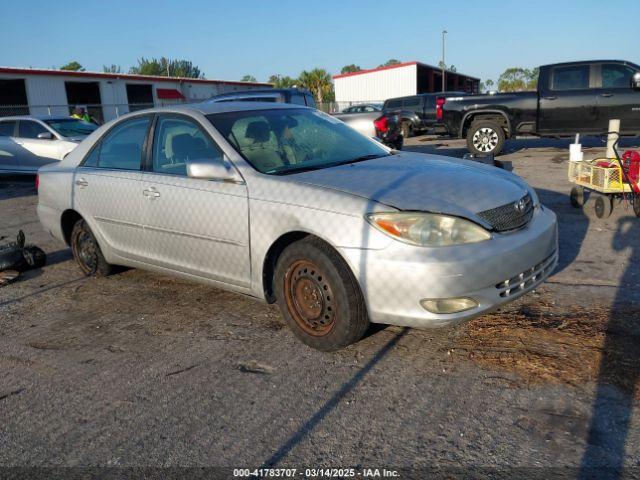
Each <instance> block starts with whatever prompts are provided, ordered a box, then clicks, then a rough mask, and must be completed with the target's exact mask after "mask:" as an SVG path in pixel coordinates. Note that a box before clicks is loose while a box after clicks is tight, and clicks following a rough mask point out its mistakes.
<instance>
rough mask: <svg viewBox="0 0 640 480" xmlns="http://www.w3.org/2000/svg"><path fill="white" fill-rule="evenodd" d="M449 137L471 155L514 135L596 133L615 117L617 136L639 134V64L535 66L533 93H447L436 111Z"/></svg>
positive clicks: (493, 151) (489, 149)
mask: <svg viewBox="0 0 640 480" xmlns="http://www.w3.org/2000/svg"><path fill="white" fill-rule="evenodd" d="M440 116H441V117H442V118H441V121H442V123H443V125H444V126H445V127H446V130H447V132H448V133H449V135H451V136H454V137H459V138H466V139H467V147H468V149H469V151H470V152H471V153H474V154H476V155H485V154H494V155H497V154H498V153H500V151H501V150H502V147H503V146H504V142H505V139H507V138H510V137H513V136H516V135H527V134H529V135H537V136H541V137H567V136H572V135H575V134H576V133H581V134H586V135H588V134H601V133H604V132H606V131H607V129H608V125H609V120H610V119H614V118H615V119H620V127H621V128H620V130H621V134H622V135H640V66H638V65H635V64H633V63H630V62H625V61H620V60H598V61H586V62H571V63H558V64H553V65H545V66H542V67H540V74H539V77H538V91H532V92H514V93H498V94H489V95H469V96H465V97H453V98H451V97H448V98H446V100H444V105H443V106H442V113H441V115H440Z"/></svg>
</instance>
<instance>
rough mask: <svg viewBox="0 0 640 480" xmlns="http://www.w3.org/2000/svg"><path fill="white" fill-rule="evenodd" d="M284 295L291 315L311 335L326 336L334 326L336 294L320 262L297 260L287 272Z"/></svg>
mask: <svg viewBox="0 0 640 480" xmlns="http://www.w3.org/2000/svg"><path fill="white" fill-rule="evenodd" d="M284 295H285V299H286V302H287V307H288V309H289V312H290V313H291V316H292V317H293V319H294V320H295V321H296V322H297V323H298V325H300V328H302V329H303V330H304V331H305V332H307V333H308V334H309V335H313V336H316V337H322V336H324V335H326V334H328V333H329V332H330V331H331V330H332V329H333V326H334V325H335V320H336V315H335V312H336V305H335V296H334V294H333V289H332V288H331V285H330V284H329V282H328V281H327V276H326V275H325V274H323V272H322V271H321V270H320V268H318V266H317V265H314V264H313V263H311V262H309V261H307V260H300V261H297V262H295V263H293V264H292V265H291V267H289V269H288V270H287V273H286V274H285V278H284Z"/></svg>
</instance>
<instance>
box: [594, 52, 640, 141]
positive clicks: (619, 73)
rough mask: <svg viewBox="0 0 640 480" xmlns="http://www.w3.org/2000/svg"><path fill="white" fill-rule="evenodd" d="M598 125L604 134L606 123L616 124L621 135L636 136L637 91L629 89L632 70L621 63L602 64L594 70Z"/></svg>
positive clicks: (639, 99) (639, 129) (639, 110)
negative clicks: (596, 73) (629, 134)
mask: <svg viewBox="0 0 640 480" xmlns="http://www.w3.org/2000/svg"><path fill="white" fill-rule="evenodd" d="M598 70H599V71H598V73H599V79H598V87H599V88H598V89H597V92H596V93H597V99H598V125H599V127H600V129H601V130H602V131H603V132H605V131H607V129H608V127H609V120H610V119H619V120H620V130H621V132H623V133H639V132H640V91H638V90H633V89H632V88H631V78H632V77H633V75H634V74H635V73H636V70H635V69H634V68H632V67H630V66H628V65H625V64H622V63H603V64H601V65H599V69H598Z"/></svg>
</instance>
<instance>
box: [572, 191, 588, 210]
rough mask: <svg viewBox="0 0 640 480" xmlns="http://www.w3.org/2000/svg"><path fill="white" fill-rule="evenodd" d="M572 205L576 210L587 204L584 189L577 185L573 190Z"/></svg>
mask: <svg viewBox="0 0 640 480" xmlns="http://www.w3.org/2000/svg"><path fill="white" fill-rule="evenodd" d="M570 198H571V205H572V206H574V207H575V208H582V207H583V206H584V202H585V195H584V187H580V186H578V185H576V186H575V187H573V188H572V189H571V195H570Z"/></svg>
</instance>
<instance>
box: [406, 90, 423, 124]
mask: <svg viewBox="0 0 640 480" xmlns="http://www.w3.org/2000/svg"><path fill="white" fill-rule="evenodd" d="M402 109H403V110H405V111H407V112H411V113H412V114H414V115H416V116H417V117H418V124H417V125H415V127H416V128H422V127H423V122H424V118H423V114H422V98H421V97H407V98H405V99H404V100H403V101H402Z"/></svg>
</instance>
